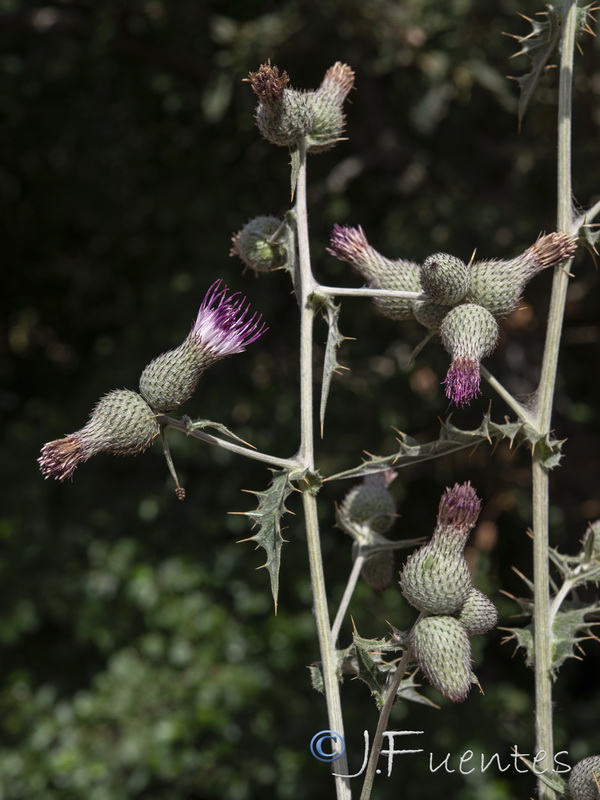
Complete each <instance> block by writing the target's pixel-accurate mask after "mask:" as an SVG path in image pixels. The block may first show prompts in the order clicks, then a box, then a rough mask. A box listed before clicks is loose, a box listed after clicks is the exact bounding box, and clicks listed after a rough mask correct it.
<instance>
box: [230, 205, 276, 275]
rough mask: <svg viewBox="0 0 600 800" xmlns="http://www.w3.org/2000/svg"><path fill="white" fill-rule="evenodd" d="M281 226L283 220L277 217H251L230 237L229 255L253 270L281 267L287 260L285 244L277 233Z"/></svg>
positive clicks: (270, 270) (267, 270) (259, 270)
mask: <svg viewBox="0 0 600 800" xmlns="http://www.w3.org/2000/svg"><path fill="white" fill-rule="evenodd" d="M283 226H284V222H283V220H281V219H278V218H277V217H269V216H261V217H255V218H254V219H251V220H250V222H248V223H246V225H244V227H243V228H242V229H241V230H239V231H238V232H237V233H236V234H234V236H233V237H232V240H231V241H232V246H231V250H230V252H229V255H230V256H237V257H238V258H239V259H240V260H241V261H243V262H244V264H245V265H246V266H247V267H250V269H253V270H254V271H255V272H272V271H273V270H276V269H282V268H283V267H285V266H286V265H287V264H288V260H289V259H288V254H287V252H286V247H285V244H284V242H283V240H282V238H281V236H280V235H279V234H280V233H281V231H282V227H283ZM276 234H277V238H275V235H276Z"/></svg>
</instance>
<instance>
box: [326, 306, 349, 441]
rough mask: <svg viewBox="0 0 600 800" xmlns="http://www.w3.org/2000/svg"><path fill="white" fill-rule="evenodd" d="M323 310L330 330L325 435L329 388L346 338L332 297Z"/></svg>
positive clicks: (337, 367)
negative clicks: (338, 353) (341, 330)
mask: <svg viewBox="0 0 600 800" xmlns="http://www.w3.org/2000/svg"><path fill="white" fill-rule="evenodd" d="M321 312H322V314H323V316H324V317H325V319H326V320H327V325H328V327H329V330H328V332H327V345H326V346H325V359H324V361H323V379H322V381H321V405H320V409H319V415H320V421H321V436H323V426H324V424H325V409H326V407H327V398H328V397H329V389H330V387H331V379H332V377H333V373H334V372H336V371H337V370H338V369H339V368H340V365H339V363H338V360H337V350H338V347H339V346H340V345H341V343H342V342H343V341H344V339H345V338H346V337H345V336H342V334H341V333H340V329H339V327H338V319H339V316H340V306H338V305H336V304H335V303H334V302H333V299H332V298H331V297H328V298H327V300H326V302H325V304H324V306H323V307H322V308H321Z"/></svg>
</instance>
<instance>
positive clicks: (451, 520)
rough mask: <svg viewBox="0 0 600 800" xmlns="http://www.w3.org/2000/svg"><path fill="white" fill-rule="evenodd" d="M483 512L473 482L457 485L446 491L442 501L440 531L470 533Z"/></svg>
mask: <svg viewBox="0 0 600 800" xmlns="http://www.w3.org/2000/svg"><path fill="white" fill-rule="evenodd" d="M480 511H481V500H480V499H479V498H478V497H477V492H476V491H475V489H473V487H472V486H471V482H470V481H467V482H466V483H462V484H458V483H455V484H454V486H453V487H452V488H451V489H450V488H448V489H446V491H445V492H444V494H443V495H442V497H441V499H440V505H439V508H438V518H437V525H438V528H439V529H440V530H448V529H450V528H451V529H453V530H456V531H459V532H460V533H467V532H468V531H470V530H471V529H472V528H473V526H474V525H475V523H476V522H477V517H478V516H479V512H480Z"/></svg>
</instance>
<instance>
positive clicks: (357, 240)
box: [327, 224, 370, 264]
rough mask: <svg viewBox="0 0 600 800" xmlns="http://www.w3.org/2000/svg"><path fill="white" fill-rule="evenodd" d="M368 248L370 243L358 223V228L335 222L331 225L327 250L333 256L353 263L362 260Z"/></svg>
mask: <svg viewBox="0 0 600 800" xmlns="http://www.w3.org/2000/svg"><path fill="white" fill-rule="evenodd" d="M369 249H370V245H369V243H368V241H367V237H366V236H365V234H364V231H363V229H362V228H361V227H360V225H359V226H358V228H351V227H350V226H348V225H337V224H336V225H334V226H333V229H332V231H331V236H330V238H329V247H328V248H327V252H328V253H329V254H330V255H332V256H333V257H334V258H339V259H340V261H347V262H348V263H349V264H354V263H355V262H360V261H362V260H363V259H364V257H365V253H366V252H367V251H368V250H369Z"/></svg>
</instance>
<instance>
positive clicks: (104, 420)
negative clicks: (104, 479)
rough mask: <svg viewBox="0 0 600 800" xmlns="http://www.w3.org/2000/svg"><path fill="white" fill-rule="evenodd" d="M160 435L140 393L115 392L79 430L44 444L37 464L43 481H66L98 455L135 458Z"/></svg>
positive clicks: (100, 404) (151, 413)
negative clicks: (133, 456)
mask: <svg viewBox="0 0 600 800" xmlns="http://www.w3.org/2000/svg"><path fill="white" fill-rule="evenodd" d="M158 433H159V427H158V423H157V422H156V419H155V415H154V412H153V411H152V409H151V408H150V406H149V405H148V403H146V401H145V400H144V399H143V398H142V397H140V395H139V394H138V393H137V392H132V391H130V390H129V389H115V390H114V391H112V392H109V393H108V394H106V395H104V397H102V398H100V400H99V401H98V402H97V403H96V405H95V407H94V409H93V411H92V413H91V414H90V418H89V420H88V422H87V424H86V425H85V426H84V427H83V428H82V429H81V430H80V431H76V432H75V433H70V434H69V435H68V436H65V438H64V439H56V440H55V441H53V442H48V443H47V444H45V445H44V446H43V448H42V453H41V455H40V457H39V458H38V463H39V465H40V469H41V471H42V473H43V475H44V478H56V480H58V481H64V480H66V479H67V478H71V477H72V476H73V473H74V472H75V469H76V467H77V466H78V465H79V464H81V463H82V462H83V461H87V460H88V458H91V457H92V456H94V455H96V453H112V454H113V455H119V456H129V455H136V454H137V453H141V452H143V451H144V450H146V449H147V448H148V447H150V445H151V444H152V440H153V439H154V437H155V436H157V435H158Z"/></svg>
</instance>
